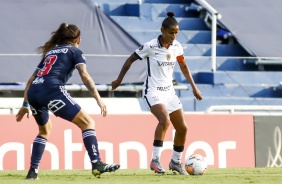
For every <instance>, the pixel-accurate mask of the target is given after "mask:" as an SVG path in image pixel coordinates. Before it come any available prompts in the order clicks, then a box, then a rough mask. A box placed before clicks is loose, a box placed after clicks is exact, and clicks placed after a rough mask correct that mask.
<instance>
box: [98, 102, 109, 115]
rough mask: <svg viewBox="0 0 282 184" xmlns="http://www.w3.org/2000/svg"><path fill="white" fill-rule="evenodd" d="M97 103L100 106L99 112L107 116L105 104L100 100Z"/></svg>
mask: <svg viewBox="0 0 282 184" xmlns="http://www.w3.org/2000/svg"><path fill="white" fill-rule="evenodd" d="M97 104H98V105H99V107H100V108H101V114H102V115H103V117H105V116H107V113H108V110H107V106H106V105H105V104H104V102H103V101H102V100H99V101H98V102H97Z"/></svg>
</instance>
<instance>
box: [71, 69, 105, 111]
mask: <svg viewBox="0 0 282 184" xmlns="http://www.w3.org/2000/svg"><path fill="white" fill-rule="evenodd" d="M76 69H77V70H78V73H79V75H80V77H81V80H82V82H83V84H84V85H85V86H86V87H87V89H88V91H89V92H90V93H91V95H92V96H93V97H94V98H95V99H96V101H97V104H98V105H99V107H100V108H101V114H103V116H106V115H107V107H106V105H105V104H104V103H103V101H102V99H101V97H100V94H99V92H98V90H97V88H96V86H95V83H94V81H93V79H92V77H91V76H90V75H89V74H88V72H87V70H86V65H85V64H79V65H77V66H76Z"/></svg>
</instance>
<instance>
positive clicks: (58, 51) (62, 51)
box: [46, 48, 69, 55]
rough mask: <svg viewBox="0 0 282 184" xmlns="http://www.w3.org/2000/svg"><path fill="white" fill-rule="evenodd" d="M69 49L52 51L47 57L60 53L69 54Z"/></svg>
mask: <svg viewBox="0 0 282 184" xmlns="http://www.w3.org/2000/svg"><path fill="white" fill-rule="evenodd" d="M68 50H69V49H67V48H63V49H56V50H50V51H49V52H47V53H46V55H49V54H58V53H64V54H66V53H67V52H68Z"/></svg>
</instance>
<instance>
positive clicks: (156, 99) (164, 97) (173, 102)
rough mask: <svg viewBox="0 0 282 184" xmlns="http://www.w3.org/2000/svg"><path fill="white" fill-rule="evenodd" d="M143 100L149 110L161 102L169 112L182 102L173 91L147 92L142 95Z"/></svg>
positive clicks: (177, 107) (176, 108) (178, 106)
mask: <svg viewBox="0 0 282 184" xmlns="http://www.w3.org/2000/svg"><path fill="white" fill-rule="evenodd" d="M143 100H144V102H145V104H146V105H147V107H148V109H149V110H150V109H151V107H152V106H154V105H156V104H163V105H164V106H165V107H166V110H167V112H168V113H169V114H170V113H172V112H174V111H176V110H178V109H181V108H182V103H181V102H180V100H179V98H178V96H177V95H176V94H175V93H157V92H149V93H147V94H146V95H144V96H143Z"/></svg>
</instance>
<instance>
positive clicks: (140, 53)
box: [134, 44, 150, 60]
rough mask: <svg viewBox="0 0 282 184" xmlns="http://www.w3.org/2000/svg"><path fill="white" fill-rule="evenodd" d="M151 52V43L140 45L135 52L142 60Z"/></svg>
mask: <svg viewBox="0 0 282 184" xmlns="http://www.w3.org/2000/svg"><path fill="white" fill-rule="evenodd" d="M149 52H150V47H149V45H147V44H144V45H142V46H141V47H139V48H138V49H136V50H135V52H134V53H135V54H136V55H137V57H138V58H139V59H141V60H142V59H143V58H145V57H147V56H148V55H149Z"/></svg>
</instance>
